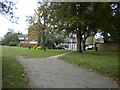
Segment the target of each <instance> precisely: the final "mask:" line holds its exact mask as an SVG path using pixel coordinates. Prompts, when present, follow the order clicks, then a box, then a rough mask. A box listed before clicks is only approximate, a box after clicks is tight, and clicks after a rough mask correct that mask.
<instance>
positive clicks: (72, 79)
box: [17, 52, 118, 88]
mask: <svg viewBox="0 0 120 90" xmlns="http://www.w3.org/2000/svg"><path fill="white" fill-rule="evenodd" d="M67 53H70V52H67ZM67 53H64V54H61V55H56V56H51V57H47V58H27V59H25V58H24V57H22V56H21V57H19V58H17V61H18V62H19V63H20V64H21V65H22V66H23V68H24V70H25V72H26V73H27V75H28V77H29V79H30V85H31V88H117V87H118V85H117V84H115V83H114V82H113V81H112V80H110V79H109V78H107V77H105V76H103V75H100V74H98V73H95V72H90V71H88V70H86V69H82V68H80V67H77V66H74V65H72V64H70V63H67V62H65V61H63V60H60V59H57V58H58V57H59V56H62V55H65V54H67Z"/></svg>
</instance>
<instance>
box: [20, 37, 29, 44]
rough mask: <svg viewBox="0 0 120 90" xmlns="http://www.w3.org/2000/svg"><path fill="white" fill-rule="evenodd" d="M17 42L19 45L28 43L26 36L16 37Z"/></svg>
mask: <svg viewBox="0 0 120 90" xmlns="http://www.w3.org/2000/svg"><path fill="white" fill-rule="evenodd" d="M18 40H19V42H20V43H28V38H27V35H18Z"/></svg>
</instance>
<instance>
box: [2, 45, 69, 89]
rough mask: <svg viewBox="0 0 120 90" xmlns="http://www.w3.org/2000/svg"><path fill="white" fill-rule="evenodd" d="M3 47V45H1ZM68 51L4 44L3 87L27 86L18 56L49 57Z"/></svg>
mask: <svg viewBox="0 0 120 90" xmlns="http://www.w3.org/2000/svg"><path fill="white" fill-rule="evenodd" d="M0 48H1V46H0ZM64 52H67V50H47V51H46V52H44V51H43V50H35V49H30V50H29V49H28V48H21V47H9V46H2V84H3V88H26V85H27V84H26V83H27V82H26V80H25V79H24V77H23V74H24V70H23V68H22V67H21V66H20V65H19V64H18V63H17V62H16V56H25V57H28V58H32V57H49V56H53V55H57V54H61V53H64Z"/></svg>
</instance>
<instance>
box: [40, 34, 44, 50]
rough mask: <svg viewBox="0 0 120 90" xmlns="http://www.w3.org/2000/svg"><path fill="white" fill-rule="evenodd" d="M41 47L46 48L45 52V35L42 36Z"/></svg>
mask: <svg viewBox="0 0 120 90" xmlns="http://www.w3.org/2000/svg"><path fill="white" fill-rule="evenodd" d="M41 46H42V47H43V48H44V51H45V35H44V34H42V35H41Z"/></svg>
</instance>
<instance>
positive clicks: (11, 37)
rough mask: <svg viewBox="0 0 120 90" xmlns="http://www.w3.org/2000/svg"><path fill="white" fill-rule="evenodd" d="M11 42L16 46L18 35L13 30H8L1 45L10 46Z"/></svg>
mask: <svg viewBox="0 0 120 90" xmlns="http://www.w3.org/2000/svg"><path fill="white" fill-rule="evenodd" d="M11 42H14V43H16V44H18V33H15V32H14V30H13V29H8V32H7V33H6V34H5V36H4V39H3V40H2V43H3V44H5V45H10V43H11Z"/></svg>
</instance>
